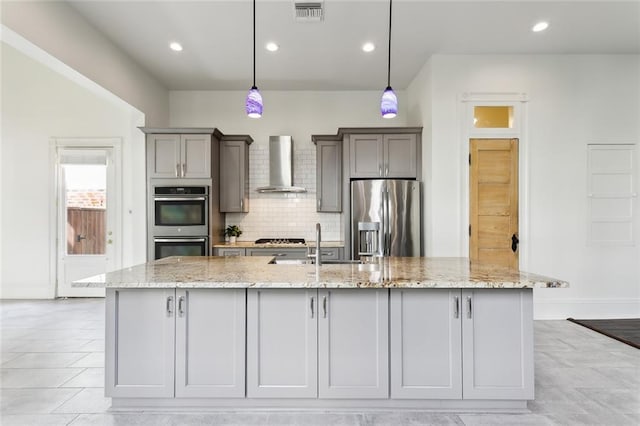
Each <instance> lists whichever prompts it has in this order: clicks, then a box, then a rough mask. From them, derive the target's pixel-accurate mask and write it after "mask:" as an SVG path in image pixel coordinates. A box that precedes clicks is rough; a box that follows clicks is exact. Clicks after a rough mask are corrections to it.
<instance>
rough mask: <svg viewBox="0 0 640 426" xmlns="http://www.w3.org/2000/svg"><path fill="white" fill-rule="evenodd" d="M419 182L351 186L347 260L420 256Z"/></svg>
mask: <svg viewBox="0 0 640 426" xmlns="http://www.w3.org/2000/svg"><path fill="white" fill-rule="evenodd" d="M420 234H421V232H420V182H418V181H415V180H399V179H393V180H392V179H376V180H354V181H352V182H351V258H352V259H358V258H360V257H361V256H420V247H421V241H422V238H421V235H420Z"/></svg>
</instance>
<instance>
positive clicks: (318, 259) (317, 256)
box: [307, 223, 322, 266]
mask: <svg viewBox="0 0 640 426" xmlns="http://www.w3.org/2000/svg"><path fill="white" fill-rule="evenodd" d="M320 233H321V232H320V224H319V223H316V253H315V254H310V253H307V257H308V258H312V259H314V263H315V264H316V265H318V266H319V265H322V250H320V240H321V236H320ZM310 250H311V247H309V251H310Z"/></svg>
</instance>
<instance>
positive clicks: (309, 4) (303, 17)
mask: <svg viewBox="0 0 640 426" xmlns="http://www.w3.org/2000/svg"><path fill="white" fill-rule="evenodd" d="M322 3H323V2H322V1H294V3H293V4H294V6H295V20H296V21H298V22H320V21H322V17H323V15H324V10H323V8H322Z"/></svg>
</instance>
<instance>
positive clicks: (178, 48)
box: [169, 41, 182, 52]
mask: <svg viewBox="0 0 640 426" xmlns="http://www.w3.org/2000/svg"><path fill="white" fill-rule="evenodd" d="M169 49H171V50H173V51H175V52H182V45H181V44H180V43H178V42H177V41H172V42H171V43H169Z"/></svg>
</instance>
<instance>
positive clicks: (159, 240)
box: [153, 238, 207, 243]
mask: <svg viewBox="0 0 640 426" xmlns="http://www.w3.org/2000/svg"><path fill="white" fill-rule="evenodd" d="M206 241H207V239H206V238H154V239H153V242H154V243H204V242H206Z"/></svg>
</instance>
